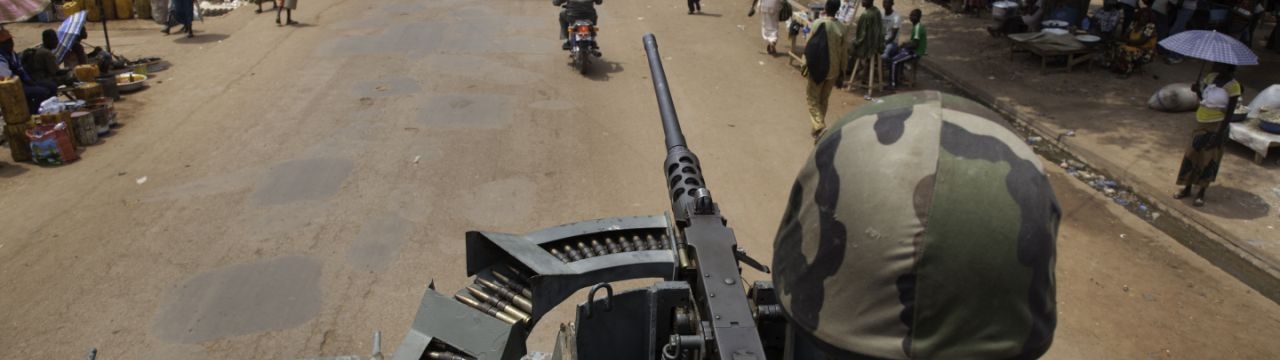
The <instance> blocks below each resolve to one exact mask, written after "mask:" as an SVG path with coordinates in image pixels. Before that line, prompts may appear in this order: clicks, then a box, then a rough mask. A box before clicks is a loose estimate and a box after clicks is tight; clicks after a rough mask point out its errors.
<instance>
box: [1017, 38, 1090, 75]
mask: <svg viewBox="0 0 1280 360" xmlns="http://www.w3.org/2000/svg"><path fill="white" fill-rule="evenodd" d="M1008 39H1009V43H1010V44H1012V49H1011V52H1010V53H1009V59H1011V60H1012V59H1013V56H1014V55H1016V54H1017V53H1019V52H1027V53H1031V54H1032V55H1037V56H1040V73H1041V74H1044V73H1047V72H1048V70H1049V58H1054V57H1066V58H1067V65H1066V67H1065V68H1062V69H1055V70H1056V71H1066V72H1071V68H1073V67H1075V66H1076V65H1080V64H1081V63H1084V64H1085V66H1089V64H1090V62H1091V61H1092V60H1093V59H1094V58H1095V57H1097V55H1098V51H1097V50H1096V49H1092V48H1089V47H1085V48H1082V49H1080V50H1056V49H1046V48H1043V47H1040V46H1038V44H1036V43H1033V42H1028V41H1017V40H1014V39H1013V38H1008Z"/></svg>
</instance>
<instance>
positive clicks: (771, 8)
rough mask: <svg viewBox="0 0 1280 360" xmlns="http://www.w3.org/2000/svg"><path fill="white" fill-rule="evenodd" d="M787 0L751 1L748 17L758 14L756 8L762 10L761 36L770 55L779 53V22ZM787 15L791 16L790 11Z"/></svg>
mask: <svg viewBox="0 0 1280 360" xmlns="http://www.w3.org/2000/svg"><path fill="white" fill-rule="evenodd" d="M784 4H786V0H753V1H752V2H751V10H750V11H748V12H747V17H751V16H753V15H755V14H756V10H760V37H763V38H764V50H765V52H767V53H769V55H773V54H777V53H778V22H779V21H781V17H780V15H783V14H780V12H781V11H782V8H783V7H784V6H787V7H790V5H789V4H786V5H784ZM787 13H788V14H785V15H786V17H788V18H789V17H791V14H790V11H787Z"/></svg>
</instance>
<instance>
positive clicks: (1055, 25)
mask: <svg viewBox="0 0 1280 360" xmlns="http://www.w3.org/2000/svg"><path fill="white" fill-rule="evenodd" d="M1068 25H1071V24H1069V23H1067V22H1066V21H1062V20H1045V21H1043V22H1041V23H1040V26H1041V27H1044V28H1046V29H1066V28H1067V26H1068Z"/></svg>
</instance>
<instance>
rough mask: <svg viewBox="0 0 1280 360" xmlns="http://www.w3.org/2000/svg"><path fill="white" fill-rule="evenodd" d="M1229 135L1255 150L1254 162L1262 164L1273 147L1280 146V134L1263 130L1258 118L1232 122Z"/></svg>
mask: <svg viewBox="0 0 1280 360" xmlns="http://www.w3.org/2000/svg"><path fill="white" fill-rule="evenodd" d="M1228 137H1230V138H1231V140H1233V141H1235V142H1238V143H1240V144H1241V145H1244V146H1245V147H1247V148H1249V149H1250V150H1253V163H1254V164H1258V165H1262V161H1263V160H1265V159H1266V158H1267V152H1269V150H1271V148H1274V147H1280V134H1272V133H1269V132H1266V131H1262V129H1260V128H1258V119H1249V120H1248V121H1242V122H1233V123H1231V132H1230V133H1229V135H1228Z"/></svg>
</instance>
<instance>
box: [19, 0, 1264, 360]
mask: <svg viewBox="0 0 1280 360" xmlns="http://www.w3.org/2000/svg"><path fill="white" fill-rule="evenodd" d="M704 6H705V8H704V9H705V10H706V12H707V14H704V15H701V16H688V15H685V14H684V4H683V3H680V2H668V3H661V4H659V3H642V2H616V3H607V4H605V5H604V6H603V7H602V8H601V28H602V33H601V41H602V47H603V52H604V62H603V63H600V64H596V65H599V66H598V67H597V68H596V69H595V70H593V72H592V73H591V74H590V75H589V76H585V77H584V76H580V75H577V74H575V73H574V72H572V71H571V69H570V68H569V67H568V66H567V65H566V63H567V61H566V59H565V57H564V54H563V53H562V52H561V51H559V50H558V45H559V44H558V43H557V41H556V40H555V39H554V38H553V37H552V36H553V35H552V31H555V28H554V26H553V24H554V22H553V19H554V16H555V13H556V11H557V10H556V9H555V8H553V7H551V6H550V5H549V4H547V2H545V1H512V0H503V1H497V2H494V1H489V2H475V1H461V0H437V1H430V2H424V1H407V0H391V1H381V2H357V1H338V0H317V1H311V2H305V3H304V4H303V7H302V8H300V9H299V10H298V11H297V12H296V13H295V15H296V18H297V19H298V20H300V21H301V22H302V23H303V25H301V26H297V27H286V28H277V27H276V25H275V24H274V23H273V22H272V19H271V18H270V16H269V15H267V14H262V15H255V14H253V12H252V11H251V10H248V9H241V10H238V11H235V12H233V13H232V14H230V15H227V16H225V17H220V18H213V19H209V20H208V21H207V22H206V23H197V27H196V28H197V35H198V36H197V37H196V38H195V39H190V40H187V39H178V38H177V37H164V36H162V35H160V34H159V32H158V31H156V30H157V28H152V27H149V26H150V25H147V24H145V23H141V22H131V23H125V24H124V28H122V29H120V30H114V29H113V32H112V34H113V35H114V36H115V37H113V38H112V41H113V45H115V46H117V47H118V48H119V49H120V50H118V52H121V53H124V52H128V51H132V52H133V53H134V54H136V55H135V56H141V55H160V56H164V57H165V58H167V59H169V60H170V61H172V62H173V63H174V64H175V66H174V67H173V68H172V69H170V70H168V71H166V72H163V73H160V74H158V75H159V76H158V77H157V80H158V81H156V82H155V83H153V86H152V88H150V89H149V90H146V91H144V92H142V93H139V94H137V95H133V96H130V97H129V99H128V100H127V101H125V102H124V103H122V105H121V107H122V111H124V112H125V113H124V114H122V117H123V118H124V119H125V120H124V121H125V126H124V127H123V128H122V129H119V130H118V133H117V134H116V135H114V136H111V137H108V138H106V140H105V142H104V143H103V144H101V145H97V146H94V147H91V148H89V150H88V152H87V153H86V154H85V158H84V159H83V160H81V161H80V162H78V163H75V164H73V165H69V166H63V167H58V168H40V167H32V166H30V165H9V164H6V165H4V166H3V167H0V209H5V216H3V217H0V289H3V290H2V291H0V358H19V357H21V358H73V357H77V356H82V355H83V353H84V351H86V350H87V349H88V348H90V347H97V348H99V350H100V352H99V355H100V358H103V359H290V358H304V357H313V356H321V355H326V356H331V355H350V354H361V355H367V352H368V350H369V346H370V344H369V340H370V336H371V334H372V333H373V332H374V331H375V330H382V331H383V332H384V337H383V338H384V344H383V345H384V348H387V349H393V348H394V347H395V346H396V345H398V344H399V341H400V339H401V338H402V336H403V335H404V331H405V330H406V329H407V328H408V326H409V324H410V322H411V321H412V315H413V312H414V311H415V309H416V305H417V303H418V300H419V298H420V296H421V295H422V291H423V290H424V289H425V286H426V284H427V282H429V281H431V280H432V279H434V280H435V281H436V283H437V285H438V287H439V288H440V289H442V291H446V292H451V291H453V290H456V289H458V288H460V287H461V286H463V285H464V284H465V278H464V273H463V256H462V255H463V251H464V249H463V233H464V232H465V231H467V230H471V229H486V230H494V231H504V232H527V231H532V230H535V229H540V228H543V227H548V226H552V225H555V224H560V223H565V222H571V221H577V220H582V219H590V218H598V217H608V216H621V215H636V214H656V213H661V212H662V211H664V210H665V209H666V208H667V203H666V202H665V201H664V197H663V195H662V194H663V193H664V188H663V180H662V175H661V174H660V172H659V171H660V170H659V168H660V167H661V161H662V158H663V153H662V151H663V148H662V146H661V143H662V139H661V138H660V137H661V131H660V130H659V129H660V127H659V124H658V113H657V109H656V106H655V103H654V100H653V97H652V88H651V83H650V80H649V77H648V75H649V74H648V71H647V67H646V64H645V60H644V56H643V50H642V49H641V46H640V36H641V35H642V34H643V33H646V32H654V33H656V34H657V35H658V38H659V42H660V44H661V45H662V54H663V56H664V58H665V62H666V64H665V65H666V69H667V75H668V77H669V79H670V80H671V82H672V83H671V86H672V90H673V94H674V96H675V99H676V105H677V110H678V111H679V114H680V117H681V119H682V120H683V121H684V130H685V134H686V136H687V138H688V139H689V141H690V143H691V145H692V148H693V149H694V150H695V151H697V152H698V154H699V156H701V158H702V161H703V163H704V168H705V171H706V176H707V179H708V181H709V183H710V186H711V188H712V189H713V190H714V191H715V192H716V195H717V198H718V199H719V200H720V202H721V203H722V206H723V210H724V211H725V213H726V216H727V217H728V218H729V219H731V221H732V223H731V225H732V226H734V228H735V229H736V231H737V235H738V239H739V241H740V242H742V243H743V245H744V247H746V248H747V250H748V251H749V252H751V253H753V254H757V256H758V257H759V258H765V259H767V258H769V256H768V254H769V252H770V251H771V246H772V239H773V233H774V231H776V226H777V223H778V218H779V217H780V215H781V212H782V209H783V202H784V201H785V196H786V194H787V189H788V188H789V186H790V183H791V181H792V178H793V176H794V174H795V173H796V172H797V170H798V168H799V165H800V163H801V161H802V159H803V158H804V157H805V156H806V155H807V153H808V151H809V150H810V148H811V140H810V139H809V137H808V124H807V119H806V115H805V105H804V98H803V93H804V88H803V85H804V83H803V82H802V80H801V78H799V77H798V76H797V75H796V73H795V72H794V70H793V69H792V68H790V67H789V66H787V65H786V64H785V59H784V58H781V57H778V58H771V57H768V56H766V55H764V54H763V46H762V44H761V43H760V41H759V39H758V35H757V34H758V25H757V23H756V21H758V20H756V18H751V19H747V18H745V17H744V14H745V12H746V10H747V9H746V3H745V2H740V3H734V4H724V3H718V2H712V0H707V1H704ZM899 6H900V7H904V8H908V7H911V6H912V5H911V3H910V2H907V4H900V5H899ZM726 7H728V8H726ZM32 33H34V31H33V32H32ZM860 98H861V97H860V96H853V95H850V94H839V93H838V94H837V95H836V97H835V98H833V104H835V107H836V108H837V109H834V110H833V112H842V110H846V109H849V108H851V107H852V106H855V105H857V103H859V102H860V101H861V100H860ZM3 160H6V161H7V158H5V159H3ZM1053 179H1054V186H1055V189H1056V190H1057V191H1058V193H1059V199H1060V200H1061V201H1062V203H1063V208H1064V209H1066V210H1067V218H1066V219H1065V221H1064V222H1063V229H1062V231H1061V235H1060V239H1059V251H1060V255H1059V258H1058V273H1057V275H1058V280H1059V309H1060V311H1061V317H1060V323H1059V327H1058V337H1057V341H1056V343H1055V345H1054V347H1053V349H1052V351H1051V353H1050V354H1051V356H1050V357H1052V358H1064V359H1079V358H1140V357H1152V358H1166V357H1168V358H1191V359H1202V358H1267V357H1274V354H1277V353H1280V344H1277V343H1276V342H1274V341H1269V339H1274V338H1277V337H1278V336H1280V307H1277V306H1276V305H1275V304H1274V303H1271V302H1270V301H1268V300H1266V299H1264V298H1262V297H1261V296H1258V295H1257V294H1254V293H1252V292H1250V291H1249V290H1248V289H1247V288H1246V287H1244V286H1243V285H1241V284H1240V283H1238V282H1237V281H1235V280H1234V279H1232V278H1231V277H1230V276H1228V275H1226V274H1224V273H1222V272H1221V271H1219V270H1217V269H1215V268H1213V267H1212V266H1211V265H1209V264H1208V263H1207V262H1205V261H1203V260H1201V259H1199V258H1197V257H1196V256H1195V255H1194V254H1192V253H1191V252H1189V251H1186V250H1185V249H1183V248H1182V247H1180V246H1179V245H1178V244H1177V243H1176V242H1174V241H1172V240H1169V239H1168V238H1166V237H1164V236H1162V235H1161V234H1159V233H1157V232H1155V231H1154V230H1152V229H1151V228H1149V227H1148V226H1147V225H1146V224H1145V223H1142V222H1141V221H1138V220H1137V219H1134V218H1132V217H1131V216H1130V215H1128V214H1127V213H1124V212H1123V211H1120V210H1118V209H1117V208H1115V207H1114V206H1113V205H1111V204H1110V203H1105V202H1103V199H1102V198H1101V197H1099V196H1096V195H1094V194H1092V193H1091V192H1088V191H1086V189H1084V188H1082V187H1081V186H1080V185H1079V184H1075V183H1073V182H1072V181H1073V180H1070V181H1069V179H1068V178H1067V177H1065V176H1063V175H1062V174H1060V173H1055V174H1054V175H1053ZM749 275H750V276H754V277H756V278H760V276H759V274H753V273H750V272H749ZM572 301H575V302H576V301H580V300H579V299H574V300H572ZM567 309H568V306H562V307H561V309H560V311H561V312H560V313H559V314H558V315H557V316H551V317H549V318H547V319H545V320H544V322H543V323H542V325H540V326H539V327H538V329H537V330H536V331H535V333H534V337H533V339H532V340H531V345H532V348H533V349H539V350H544V351H548V350H550V347H551V344H552V339H551V337H550V335H552V331H553V330H554V328H555V322H556V321H563V320H566V319H567V317H566V314H567V312H565V311H564V310H567ZM975 320H976V321H980V319H975Z"/></svg>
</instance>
